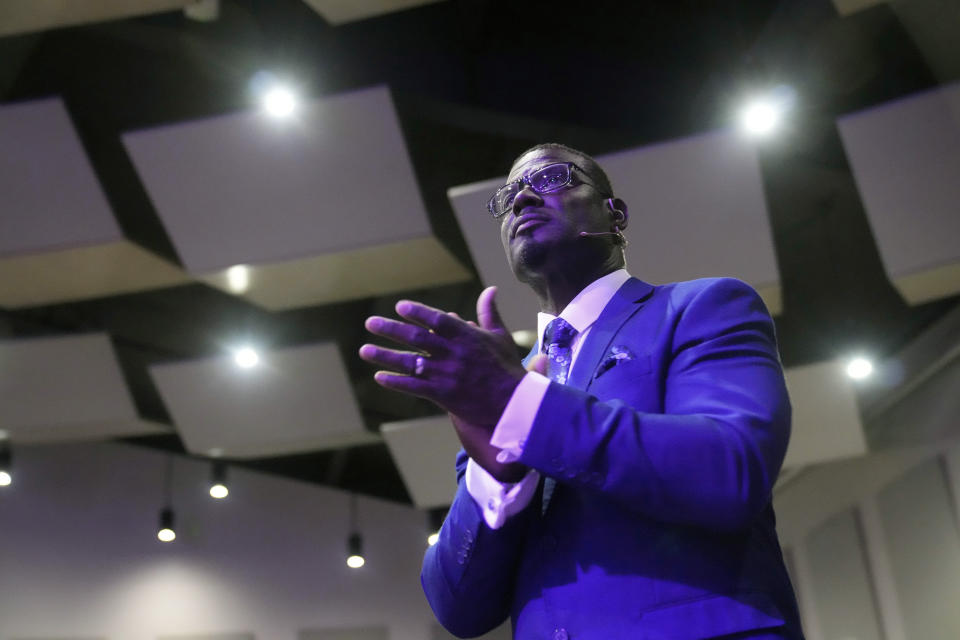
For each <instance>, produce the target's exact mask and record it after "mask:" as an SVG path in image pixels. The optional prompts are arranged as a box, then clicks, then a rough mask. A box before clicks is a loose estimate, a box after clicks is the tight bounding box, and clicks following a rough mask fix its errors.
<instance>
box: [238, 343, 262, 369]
mask: <svg viewBox="0 0 960 640" xmlns="http://www.w3.org/2000/svg"><path fill="white" fill-rule="evenodd" d="M233 361H234V362H235V363H236V365H237V366H238V367H240V368H241V369H250V368H253V367H255V366H257V363H259V362H260V355H259V354H258V353H257V352H256V351H254V350H253V348H251V347H242V348H240V349H237V350H236V351H235V352H234V354H233Z"/></svg>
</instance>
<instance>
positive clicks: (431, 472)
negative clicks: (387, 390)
mask: <svg viewBox="0 0 960 640" xmlns="http://www.w3.org/2000/svg"><path fill="white" fill-rule="evenodd" d="M380 433H381V434H382V435H383V439H384V442H386V443H387V448H388V449H390V454H391V455H392V456H393V461H394V462H395V463H396V465H397V469H399V470H400V476H401V477H402V478H403V482H404V484H405V485H406V487H407V491H408V492H409V493H410V497H411V499H412V500H413V504H414V505H415V506H417V507H418V508H420V509H432V508H433V507H445V506H447V505H449V504H450V502H451V501H452V500H453V494H454V493H456V491H457V478H456V474H455V472H454V462H455V460H456V455H457V451H459V450H460V441H459V440H457V436H456V434H455V433H454V431H453V425H451V424H450V418H448V417H447V416H436V417H431V418H419V419H417V420H404V421H402V422H387V423H385V424H383V425H382V426H381V427H380Z"/></svg>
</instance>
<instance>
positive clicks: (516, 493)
mask: <svg viewBox="0 0 960 640" xmlns="http://www.w3.org/2000/svg"><path fill="white" fill-rule="evenodd" d="M629 279H630V274H628V273H627V271H626V269H619V270H617V271H614V272H612V273H608V274H607V275H605V276H603V277H601V278H598V279H596V280H594V281H593V282H592V283H590V284H589V285H587V286H586V287H585V288H584V289H583V291H581V292H580V293H578V294H577V297H575V298H574V299H573V300H571V301H570V304H568V305H567V306H566V307H565V308H564V310H563V311H561V312H560V317H561V318H563V319H564V320H566V321H567V322H569V323H570V325H571V326H572V327H573V328H574V329H576V330H577V335H576V336H574V339H573V344H572V351H573V353H572V361H571V363H570V368H571V369H573V367H574V366H576V362H577V356H578V355H579V353H580V345H582V344H583V340H584V338H586V336H587V334H588V333H589V332H590V328H591V327H592V326H593V323H594V322H596V321H597V318H599V317H600V313H601V312H602V311H603V308H604V307H606V306H607V303H608V302H610V299H611V298H613V295H614V294H615V293H616V292H617V290H618V289H619V288H620V287H622V286H623V284H624V283H625V282H626V281H627V280H629ZM555 317H556V316H552V315H550V314H549V313H543V312H541V313H539V314H537V335H538V336H540V341H539V343H540V352H541V353H543V332H544V331H545V330H546V328H547V325H548V324H550V321H551V320H553V319H554V318H555ZM549 386H550V379H549V378H547V377H546V376H543V375H540V374H539V373H534V372H530V373H527V375H525V376H524V377H523V380H521V381H520V384H518V385H517V388H516V389H515V390H514V392H513V395H512V396H511V397H510V401H509V402H507V406H506V407H505V408H504V410H503V413H502V414H501V415H500V421H499V422H497V426H496V428H495V429H494V430H493V436H492V437H491V438H490V444H492V445H493V446H495V447H497V448H498V449H501V451H500V453H499V454H497V461H498V462H504V463H505V462H514V461H516V460H518V459H519V458H520V454H521V453H523V447H524V445H525V444H526V438H527V435H528V434H529V433H530V429H532V428H533V421H534V419H535V418H536V417H537V411H539V409H540V403H541V402H542V401H543V396H544V395H546V393H547V387H549ZM539 481H540V474H539V472H537V471H536V470H534V469H531V470H530V471H529V472H527V475H526V476H524V477H523V479H522V480H520V481H519V482H515V483H503V482H499V481H498V480H497V479H496V478H494V477H493V476H491V475H490V474H489V473H487V471H486V470H485V469H484V468H483V467H481V466H480V465H479V464H477V463H476V462H474V461H473V459H472V458H471V459H469V460H467V470H466V483H467V492H468V493H469V494H470V495H471V496H472V497H473V499H474V500H475V501H476V503H477V505H478V506H479V507H480V509H481V510H482V511H483V519H484V521H485V522H486V523H487V526H489V527H490V528H491V529H499V528H500V527H502V526H503V523H504V522H506V521H507V518H509V517H510V516H512V515H513V514H515V513H518V512H520V511H521V510H522V509H523V508H524V507H526V506H527V505H528V504H529V503H530V500H531V498H533V494H534V493H535V492H536V490H537V483H538V482H539Z"/></svg>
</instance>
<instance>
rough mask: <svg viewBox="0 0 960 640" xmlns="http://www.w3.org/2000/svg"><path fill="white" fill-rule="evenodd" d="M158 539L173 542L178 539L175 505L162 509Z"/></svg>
mask: <svg viewBox="0 0 960 640" xmlns="http://www.w3.org/2000/svg"><path fill="white" fill-rule="evenodd" d="M157 539H158V540H160V542H173V541H174V540H176V539H177V532H176V530H175V529H174V515H173V507H164V508H163V509H161V510H160V526H159V527H158V528H157Z"/></svg>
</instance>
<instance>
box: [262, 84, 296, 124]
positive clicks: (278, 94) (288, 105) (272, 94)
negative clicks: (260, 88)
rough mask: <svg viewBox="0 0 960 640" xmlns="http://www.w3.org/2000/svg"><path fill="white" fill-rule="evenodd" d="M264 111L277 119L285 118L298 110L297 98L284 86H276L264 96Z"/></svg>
mask: <svg viewBox="0 0 960 640" xmlns="http://www.w3.org/2000/svg"><path fill="white" fill-rule="evenodd" d="M263 108H264V110H265V111H266V112H267V113H268V114H270V115H271V116H273V117H275V118H285V117H287V116H289V115H290V114H292V113H293V112H294V110H295V109H296V108H297V97H296V95H294V93H293V91H292V90H290V89H289V88H287V87H285V86H283V85H275V86H273V87H271V88H269V89H267V90H266V91H265V92H264V94H263Z"/></svg>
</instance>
